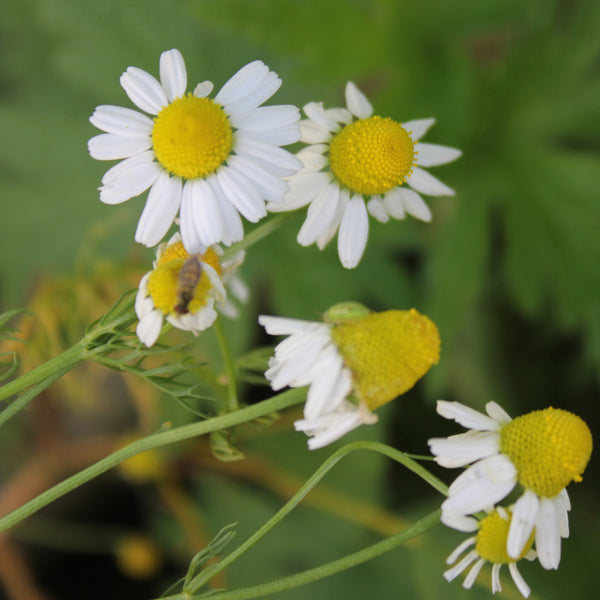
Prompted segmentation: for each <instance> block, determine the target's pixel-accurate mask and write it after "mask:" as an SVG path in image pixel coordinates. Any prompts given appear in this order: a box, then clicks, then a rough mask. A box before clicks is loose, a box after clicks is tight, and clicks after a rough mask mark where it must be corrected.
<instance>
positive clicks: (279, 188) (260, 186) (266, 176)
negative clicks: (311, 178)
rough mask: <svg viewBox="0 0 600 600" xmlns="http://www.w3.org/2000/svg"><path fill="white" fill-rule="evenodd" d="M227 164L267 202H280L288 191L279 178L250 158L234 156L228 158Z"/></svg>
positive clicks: (286, 185)
mask: <svg viewBox="0 0 600 600" xmlns="http://www.w3.org/2000/svg"><path fill="white" fill-rule="evenodd" d="M227 164H228V165H229V166H230V167H231V168H232V169H235V170H236V171H238V172H240V173H241V174H242V175H245V176H246V177H247V178H248V179H249V180H250V181H251V182H252V183H253V185H254V187H255V188H256V189H257V190H258V192H259V194H260V195H261V197H262V198H264V199H265V200H268V201H269V202H282V201H283V198H284V196H285V195H286V193H287V192H288V191H289V187H288V184H287V183H285V181H283V179H281V177H278V176H277V175H274V174H273V173H272V172H271V171H269V169H268V168H266V167H263V166H262V165H261V164H259V163H258V162H256V161H255V160H252V159H251V158H247V157H245V156H239V155H235V156H232V157H230V158H229V160H228V161H227Z"/></svg>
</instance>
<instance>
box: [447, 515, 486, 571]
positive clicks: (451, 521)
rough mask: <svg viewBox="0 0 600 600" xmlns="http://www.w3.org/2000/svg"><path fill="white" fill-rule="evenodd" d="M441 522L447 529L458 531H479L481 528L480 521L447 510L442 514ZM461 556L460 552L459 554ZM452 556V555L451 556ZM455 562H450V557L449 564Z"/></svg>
mask: <svg viewBox="0 0 600 600" xmlns="http://www.w3.org/2000/svg"><path fill="white" fill-rule="evenodd" d="M441 521H442V523H443V524H444V525H446V526H447V527H451V528H452V529H456V530H457V531H468V532H472V531H477V529H478V528H479V521H478V520H477V519H475V518H473V517H467V516H465V515H461V514H459V513H454V512H451V511H448V510H445V511H444V512H443V513H442V517H441ZM471 539H475V538H471ZM459 554H460V552H459ZM450 556H452V555H450ZM455 560H456V559H455ZM453 562H454V560H450V557H448V564H450V563H453Z"/></svg>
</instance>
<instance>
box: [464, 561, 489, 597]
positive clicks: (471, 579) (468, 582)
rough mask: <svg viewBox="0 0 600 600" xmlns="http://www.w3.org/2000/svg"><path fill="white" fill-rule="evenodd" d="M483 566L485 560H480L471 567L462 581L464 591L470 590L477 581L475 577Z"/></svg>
mask: <svg viewBox="0 0 600 600" xmlns="http://www.w3.org/2000/svg"><path fill="white" fill-rule="evenodd" d="M484 564H485V560H484V559H483V558H480V559H479V560H478V561H477V562H476V563H475V564H474V565H473V566H472V567H471V570H470V571H469V572H468V573H467V576H466V577H465V580H464V581H463V585H462V586H463V587H464V588H465V590H470V589H471V588H472V587H473V584H474V583H475V580H476V579H477V575H479V572H480V571H481V567H483V565H484Z"/></svg>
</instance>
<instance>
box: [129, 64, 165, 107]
mask: <svg viewBox="0 0 600 600" xmlns="http://www.w3.org/2000/svg"><path fill="white" fill-rule="evenodd" d="M120 82H121V85H122V86H123V89H124V90H125V92H126V94H127V95H128V96H129V99H130V100H131V101H132V102H133V103H134V104H135V105H136V106H137V107H138V108H141V109H142V110H143V111H144V112H147V113H149V114H151V115H156V114H158V112H159V111H160V109H161V108H162V107H163V106H166V105H167V104H168V103H169V101H168V99H167V96H166V94H165V91H164V90H163V88H162V86H161V85H160V83H159V82H158V81H157V80H156V79H155V78H154V77H152V75H150V73H146V71H143V70H142V69H138V68H137V67H129V68H128V69H127V70H126V71H125V73H123V75H121V78H120Z"/></svg>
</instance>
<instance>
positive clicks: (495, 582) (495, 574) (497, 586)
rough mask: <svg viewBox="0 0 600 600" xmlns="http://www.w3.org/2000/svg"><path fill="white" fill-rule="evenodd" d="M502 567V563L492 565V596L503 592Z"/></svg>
mask: <svg viewBox="0 0 600 600" xmlns="http://www.w3.org/2000/svg"><path fill="white" fill-rule="evenodd" d="M501 567H502V565H501V564H500V563H495V564H493V565H492V594H495V593H496V592H501V591H502V585H501V583H500V568H501Z"/></svg>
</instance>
